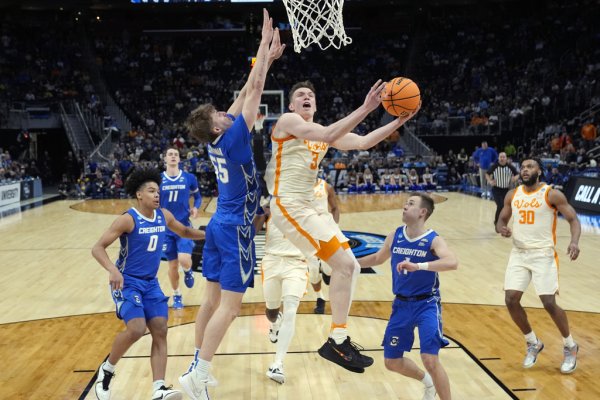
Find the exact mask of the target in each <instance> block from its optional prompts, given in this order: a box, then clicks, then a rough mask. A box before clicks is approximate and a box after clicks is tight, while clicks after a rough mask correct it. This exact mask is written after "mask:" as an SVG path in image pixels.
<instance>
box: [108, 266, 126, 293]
mask: <svg viewBox="0 0 600 400" xmlns="http://www.w3.org/2000/svg"><path fill="white" fill-rule="evenodd" d="M108 281H109V283H110V289H111V290H121V289H123V275H122V274H121V272H119V270H118V269H117V268H116V267H115V269H113V270H112V271H110V274H109V276H108Z"/></svg>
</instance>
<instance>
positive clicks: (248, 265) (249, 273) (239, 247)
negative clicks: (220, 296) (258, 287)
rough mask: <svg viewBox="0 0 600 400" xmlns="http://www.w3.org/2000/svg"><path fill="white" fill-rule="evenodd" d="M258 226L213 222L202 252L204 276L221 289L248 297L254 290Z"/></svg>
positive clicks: (207, 232) (207, 230)
mask: <svg viewBox="0 0 600 400" xmlns="http://www.w3.org/2000/svg"><path fill="white" fill-rule="evenodd" d="M253 239H254V226H252V225H226V224H221V223H218V222H213V221H210V222H209V223H208V226H207V227H206V242H205V243H204V250H203V252H202V275H203V276H204V277H205V278H206V279H207V280H209V281H210V282H219V283H220V284H221V288H222V289H225V290H229V291H232V292H238V293H244V292H245V291H246V289H248V287H254V266H255V259H256V257H255V252H254V240H253Z"/></svg>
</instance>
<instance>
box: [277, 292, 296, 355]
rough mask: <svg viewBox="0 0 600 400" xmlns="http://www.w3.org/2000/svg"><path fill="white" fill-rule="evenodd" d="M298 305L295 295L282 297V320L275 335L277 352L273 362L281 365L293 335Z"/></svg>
mask: <svg viewBox="0 0 600 400" xmlns="http://www.w3.org/2000/svg"><path fill="white" fill-rule="evenodd" d="M299 305H300V299H299V298H298V297H296V296H284V298H283V320H282V321H281V325H280V327H279V335H278V336H277V352H276V353H275V362H276V363H279V364H281V365H283V359H284V357H285V355H286V354H287V351H288V349H289V347H290V343H291V342H292V338H293V337H294V330H295V328H296V312H297V310H298V306H299Z"/></svg>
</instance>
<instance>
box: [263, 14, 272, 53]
mask: <svg viewBox="0 0 600 400" xmlns="http://www.w3.org/2000/svg"><path fill="white" fill-rule="evenodd" d="M271 39H273V18H271V17H269V12H268V11H267V9H266V8H263V25H262V38H261V41H262V43H264V44H267V45H268V44H269V43H271Z"/></svg>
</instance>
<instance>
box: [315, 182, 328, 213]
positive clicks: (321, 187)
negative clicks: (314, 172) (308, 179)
mask: <svg viewBox="0 0 600 400" xmlns="http://www.w3.org/2000/svg"><path fill="white" fill-rule="evenodd" d="M313 190H314V193H315V201H314V204H315V209H316V210H317V211H318V212H319V214H327V213H329V202H328V201H327V182H325V181H324V180H323V179H321V178H319V179H318V180H317V183H316V185H315V187H314V189H313Z"/></svg>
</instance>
